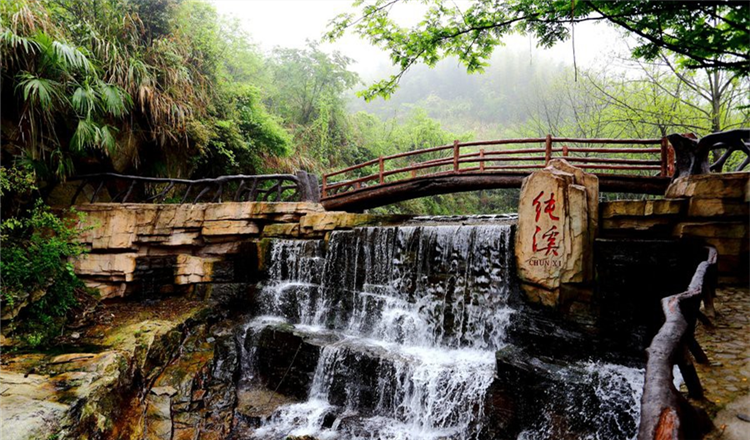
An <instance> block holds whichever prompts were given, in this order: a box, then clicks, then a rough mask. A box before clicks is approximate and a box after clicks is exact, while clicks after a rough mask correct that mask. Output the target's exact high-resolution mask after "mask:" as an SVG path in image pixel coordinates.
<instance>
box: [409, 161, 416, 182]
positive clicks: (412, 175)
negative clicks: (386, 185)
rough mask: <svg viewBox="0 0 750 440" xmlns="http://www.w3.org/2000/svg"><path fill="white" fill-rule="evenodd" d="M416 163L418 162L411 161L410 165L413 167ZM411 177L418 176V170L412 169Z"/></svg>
mask: <svg viewBox="0 0 750 440" xmlns="http://www.w3.org/2000/svg"><path fill="white" fill-rule="evenodd" d="M414 165H416V163H414V162H411V163H410V164H409V166H410V167H413V166H414ZM411 177H412V178H415V177H417V170H411Z"/></svg>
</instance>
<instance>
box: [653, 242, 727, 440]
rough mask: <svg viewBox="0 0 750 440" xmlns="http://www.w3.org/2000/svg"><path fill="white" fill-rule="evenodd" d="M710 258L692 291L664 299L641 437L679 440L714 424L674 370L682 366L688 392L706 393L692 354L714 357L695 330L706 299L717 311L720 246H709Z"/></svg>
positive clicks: (700, 357) (699, 357) (708, 306)
mask: <svg viewBox="0 0 750 440" xmlns="http://www.w3.org/2000/svg"><path fill="white" fill-rule="evenodd" d="M706 249H707V252H708V255H707V257H706V259H705V261H703V262H701V263H700V264H699V265H698V268H697V269H696V271H695V274H694V275H693V279H692V280H691V282H690V285H689V286H688V288H687V291H685V292H683V293H679V294H676V295H672V296H668V297H666V298H663V299H662V310H663V312H664V318H665V320H664V324H663V325H662V326H661V328H660V329H659V331H658V332H657V334H656V336H654V338H653V339H652V341H651V345H649V347H648V350H647V352H648V362H647V364H646V378H645V381H644V385H643V396H642V397H641V421H640V425H639V428H638V440H677V439H683V438H702V435H703V434H705V433H706V432H708V431H710V429H711V422H710V420H708V418H707V416H706V415H705V413H703V412H701V410H698V409H696V408H694V407H693V406H692V405H691V404H690V402H688V400H687V399H686V398H685V397H683V395H682V394H681V393H680V392H679V391H678V390H677V389H676V388H675V386H674V384H673V382H674V377H673V374H672V372H673V369H674V366H675V365H677V366H678V367H679V369H680V372H681V373H682V377H683V379H684V380H685V385H686V386H687V390H688V396H690V397H693V398H701V397H703V387H702V386H701V382H700V379H699V378H698V374H697V373H696V370H695V366H694V365H693V363H692V361H691V358H690V353H692V355H693V357H694V358H695V360H696V361H697V362H699V363H708V357H707V356H706V354H705V353H704V352H703V350H702V349H701V347H700V346H699V345H698V343H697V342H696V340H695V336H694V334H693V332H694V330H695V323H696V320H697V319H698V318H701V317H702V318H703V319H705V316H703V315H702V314H701V312H700V304H701V301H703V302H704V304H705V306H706V310H707V311H709V312H712V311H713V297H714V296H715V289H716V277H717V272H716V270H717V269H716V258H717V253H716V249H715V248H713V247H710V246H709V247H707V248H706Z"/></svg>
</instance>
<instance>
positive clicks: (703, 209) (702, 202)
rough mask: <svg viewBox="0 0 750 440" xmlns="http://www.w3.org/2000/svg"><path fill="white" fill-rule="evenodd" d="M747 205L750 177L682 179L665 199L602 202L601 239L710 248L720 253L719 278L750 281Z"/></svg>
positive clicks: (719, 176) (728, 175)
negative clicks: (673, 241) (646, 240)
mask: <svg viewBox="0 0 750 440" xmlns="http://www.w3.org/2000/svg"><path fill="white" fill-rule="evenodd" d="M748 202H750V173H747V172H744V173H724V174H706V175H699V176H690V177H684V178H679V179H677V180H676V181H675V182H673V183H672V185H670V187H669V188H668V189H667V192H666V195H665V197H664V198H663V199H659V200H639V201H614V202H604V203H602V204H601V206H600V217H601V219H602V221H601V235H602V236H604V237H611V238H616V237H630V238H657V239H658V238H661V239H665V238H679V239H684V240H686V241H689V242H693V243H695V244H709V245H711V246H714V247H715V248H716V250H717V251H718V253H719V261H718V270H719V274H720V276H722V277H723V278H724V279H725V280H727V281H736V282H746V281H747V279H748V272H750V270H749V266H750V262H749V261H748V251H749V249H748V245H749V243H750V238H749V237H750V235H749V234H748V229H749V228H748V224H749V223H750V204H749V203H748Z"/></svg>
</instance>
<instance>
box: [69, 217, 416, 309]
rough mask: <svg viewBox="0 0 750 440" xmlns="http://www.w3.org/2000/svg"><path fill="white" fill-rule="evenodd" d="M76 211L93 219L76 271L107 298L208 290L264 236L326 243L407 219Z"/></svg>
mask: <svg viewBox="0 0 750 440" xmlns="http://www.w3.org/2000/svg"><path fill="white" fill-rule="evenodd" d="M76 209H77V210H78V211H79V212H83V213H85V214H86V220H85V223H83V224H81V225H80V228H81V230H82V235H81V240H82V242H83V243H84V244H87V245H88V247H89V250H90V252H89V253H88V254H86V255H84V256H83V257H82V258H79V259H78V260H76V261H75V262H74V265H75V270H76V273H77V274H78V275H79V276H80V277H81V278H82V279H83V280H84V282H85V283H86V284H87V285H88V286H89V287H92V288H95V289H97V290H99V292H100V294H101V296H102V298H112V297H124V296H129V295H131V294H133V293H135V292H138V293H139V294H141V295H142V294H144V293H147V294H155V293H164V292H174V291H175V289H178V290H181V291H184V292H187V293H191V292H196V291H201V292H206V289H205V288H203V286H205V285H206V284H207V283H212V282H213V281H214V273H215V269H214V266H215V265H217V264H219V263H220V262H222V261H226V260H231V259H232V258H233V256H236V255H239V254H241V253H244V254H247V253H248V252H252V249H256V251H255V252H262V251H263V249H262V246H261V247H259V246H257V244H258V243H259V242H260V241H262V240H263V239H265V238H323V237H325V236H326V234H328V233H329V232H331V231H333V230H342V229H351V228H354V227H357V226H364V225H380V224H390V223H393V222H396V221H399V220H403V219H404V218H405V217H404V216H378V215H368V214H351V213H347V212H326V211H324V209H323V207H322V206H321V205H320V204H317V203H310V202H299V203H287V202H281V203H264V202H227V203H199V204H184V205H158V204H117V203H96V204H89V205H80V206H76ZM252 270H256V269H252Z"/></svg>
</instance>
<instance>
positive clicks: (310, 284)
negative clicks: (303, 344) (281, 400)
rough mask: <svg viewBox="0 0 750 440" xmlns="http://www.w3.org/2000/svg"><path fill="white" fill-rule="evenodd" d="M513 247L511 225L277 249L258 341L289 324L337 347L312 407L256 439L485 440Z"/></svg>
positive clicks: (315, 385)
mask: <svg viewBox="0 0 750 440" xmlns="http://www.w3.org/2000/svg"><path fill="white" fill-rule="evenodd" d="M510 239H511V226H510V225H507V224H505V225H503V224H492V223H489V224H487V223H485V224H481V223H480V224H473V225H455V224H454V225H451V224H439V225H432V226H425V225H418V224H415V225H411V226H402V227H370V228H357V229H355V230H352V231H336V232H333V233H332V234H331V235H330V238H329V240H328V242H327V243H325V242H324V241H322V240H318V241H314V240H277V241H275V242H273V244H272V248H271V250H270V255H271V259H270V267H269V269H268V273H269V279H268V282H267V283H266V285H265V286H264V287H263V288H262V290H261V292H260V306H259V307H260V312H261V313H260V315H259V316H257V317H256V318H255V319H254V321H253V322H251V323H250V324H249V325H248V329H249V331H251V332H252V331H257V330H258V329H261V328H263V327H264V326H266V325H275V324H279V323H284V325H293V326H294V327H293V328H294V331H295V332H297V333H299V334H301V335H306V337H311V338H316V337H320V338H323V339H324V340H325V343H321V346H322V348H320V350H319V356H318V358H317V365H316V366H315V368H314V373H313V374H312V379H311V382H310V383H311V384H310V388H309V392H308V398H307V400H306V401H304V402H300V403H294V404H288V405H284V406H282V407H280V408H279V409H278V410H277V411H276V412H275V413H274V414H273V415H272V416H271V417H270V418H269V419H268V420H266V421H265V422H264V423H263V424H262V426H261V427H260V428H258V429H257V430H256V431H255V434H254V438H257V439H274V438H279V439H282V438H285V437H286V436H288V435H293V436H294V435H298V436H301V435H310V436H313V437H314V438H317V439H404V440H406V439H428V440H429V439H475V438H481V435H482V434H481V433H482V429H483V423H484V418H485V417H484V415H485V414H484V411H485V405H486V402H485V400H486V393H487V390H488V388H489V387H490V386H491V384H492V382H493V380H494V378H495V352H496V350H498V349H500V348H502V347H503V346H504V345H505V343H506V342H505V328H506V326H507V325H508V323H509V321H510V316H511V314H512V313H514V310H513V309H512V308H511V307H510V306H509V305H508V299H509V296H510V294H511V287H512V280H511V267H512V258H513V254H512V251H511V247H512V246H511V242H510ZM248 355H250V356H252V353H248ZM594 370H596V368H594ZM248 371H251V369H248ZM592 371H593V370H592ZM611 376H612V377H615V376H617V375H616V374H613V375H611ZM610 382H611V381H610ZM607 383H609V382H607V381H606V380H602V381H601V383H600V384H599V385H597V386H600V387H602V389H604V388H606V387H607V386H608V385H607ZM545 429H546V428H545V427H544V426H541V425H540V426H538V427H529V430H527V431H525V432H524V433H523V434H522V435H525V436H527V438H536V437H535V434H534V433H535V432H537V433H541V432H544V430H545Z"/></svg>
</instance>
